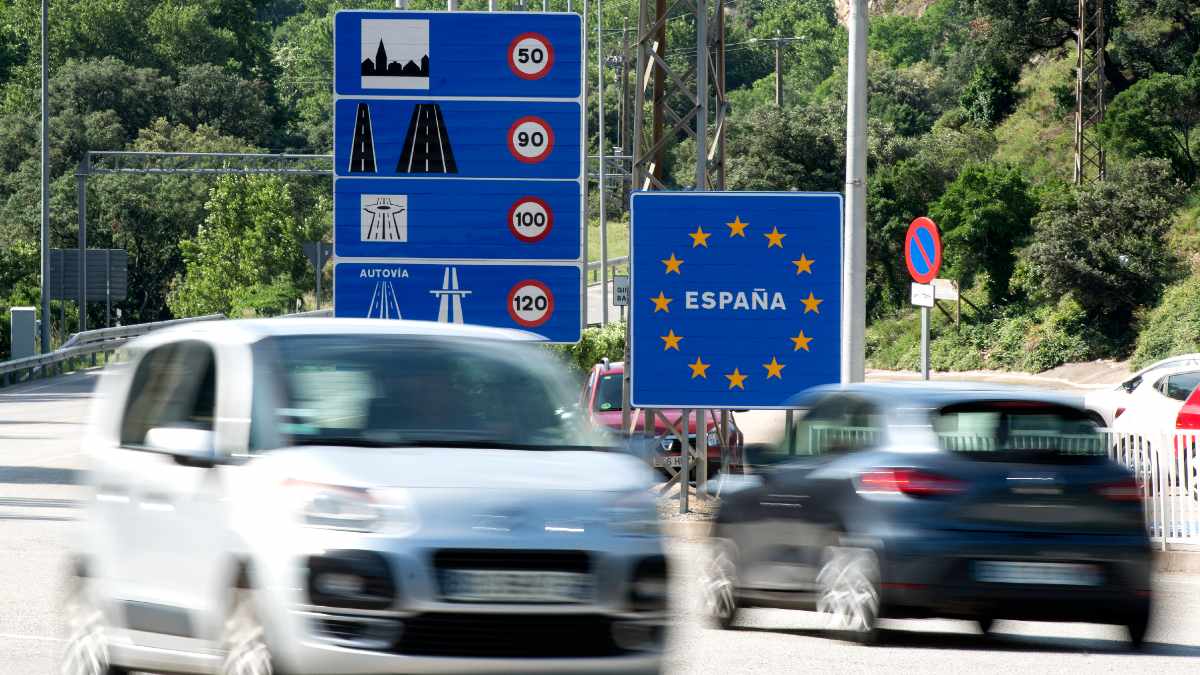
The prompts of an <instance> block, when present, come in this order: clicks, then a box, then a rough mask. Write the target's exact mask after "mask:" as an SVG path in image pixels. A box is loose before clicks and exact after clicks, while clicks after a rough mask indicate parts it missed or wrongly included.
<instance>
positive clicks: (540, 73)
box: [508, 33, 554, 80]
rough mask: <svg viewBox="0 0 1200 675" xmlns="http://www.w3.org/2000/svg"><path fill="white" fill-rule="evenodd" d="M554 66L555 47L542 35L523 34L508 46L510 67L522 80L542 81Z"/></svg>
mask: <svg viewBox="0 0 1200 675" xmlns="http://www.w3.org/2000/svg"><path fill="white" fill-rule="evenodd" d="M553 65H554V47H552V46H551V45H550V40H548V39H546V36H545V35H542V34H541V33H521V34H520V35H518V36H517V37H515V38H513V41H512V42H510V43H509V44H508V67H509V68H510V69H511V70H512V71H513V75H516V76H517V77H519V78H521V79H522V80H540V79H542V78H543V77H545V76H546V74H547V73H549V72H550V67H551V66H553Z"/></svg>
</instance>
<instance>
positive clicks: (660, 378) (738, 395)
mask: <svg viewBox="0 0 1200 675" xmlns="http://www.w3.org/2000/svg"><path fill="white" fill-rule="evenodd" d="M632 237H633V251H632V260H631V267H632V271H633V279H632V284H633V286H632V290H631V299H630V302H631V307H632V309H631V314H630V317H631V326H630V339H631V342H630V348H631V350H632V354H631V358H632V371H631V374H630V377H631V378H632V400H633V405H635V406H639V407H648V408H778V407H783V406H784V405H785V404H786V401H787V400H788V399H789V398H790V397H791V396H792V395H794V394H795V393H796V392H799V391H801V390H802V389H805V388H807V387H810V386H814V385H818V384H829V383H835V382H838V381H839V379H840V364H841V340H840V336H841V259H842V255H841V241H842V197H841V195H838V194H827V193H818V194H808V193H797V192H784V193H754V192H749V193H728V192H727V193H721V192H711V193H705V192H639V193H636V194H634V195H633V199H632Z"/></svg>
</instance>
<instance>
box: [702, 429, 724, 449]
mask: <svg viewBox="0 0 1200 675" xmlns="http://www.w3.org/2000/svg"><path fill="white" fill-rule="evenodd" d="M704 440H705V442H706V443H708V447H710V448H715V447H717V446H718V445H720V444H721V437H720V436H719V435H717V432H716V431H715V430H714V431H710V432H708V435H707V436H705V437H704Z"/></svg>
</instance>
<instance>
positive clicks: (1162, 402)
mask: <svg viewBox="0 0 1200 675" xmlns="http://www.w3.org/2000/svg"><path fill="white" fill-rule="evenodd" d="M1151 375H1152V377H1147V378H1144V379H1143V380H1142V381H1141V382H1140V383H1139V384H1138V386H1137V387H1136V388H1135V389H1134V390H1133V392H1132V393H1131V394H1130V395H1129V396H1127V397H1126V398H1125V400H1124V401H1123V402H1122V404H1121V406H1120V407H1119V408H1117V411H1116V419H1114V420H1113V422H1112V425H1111V427H1112V429H1113V430H1115V431H1123V432H1147V431H1150V432H1152V431H1173V430H1174V429H1175V428H1176V422H1177V419H1178V417H1179V411H1180V410H1181V409H1183V404H1184V402H1185V401H1187V400H1188V397H1189V396H1191V394H1192V392H1193V391H1195V389H1196V387H1197V386H1200V366H1179V367H1175V368H1166V369H1161V370H1157V371H1154V372H1153V373H1152V374H1151Z"/></svg>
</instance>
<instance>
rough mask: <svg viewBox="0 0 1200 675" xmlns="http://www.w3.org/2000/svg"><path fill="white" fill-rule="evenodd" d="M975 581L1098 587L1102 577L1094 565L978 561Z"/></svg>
mask: <svg viewBox="0 0 1200 675" xmlns="http://www.w3.org/2000/svg"><path fill="white" fill-rule="evenodd" d="M975 578H976V579H977V580H979V581H983V582H986V583H990V584H1039V585H1046V586H1099V585H1100V584H1101V583H1102V582H1103V575H1102V574H1101V573H1100V568H1099V567H1097V566H1096V565H1081V564H1076V563H1039V562H1008V561H991V560H988V561H980V562H976V563H975Z"/></svg>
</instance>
